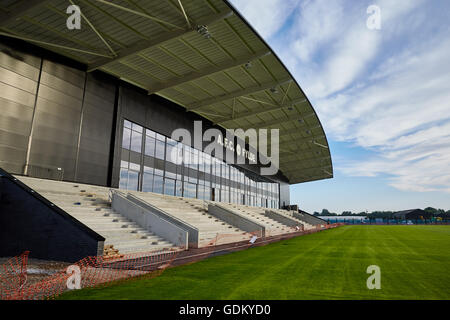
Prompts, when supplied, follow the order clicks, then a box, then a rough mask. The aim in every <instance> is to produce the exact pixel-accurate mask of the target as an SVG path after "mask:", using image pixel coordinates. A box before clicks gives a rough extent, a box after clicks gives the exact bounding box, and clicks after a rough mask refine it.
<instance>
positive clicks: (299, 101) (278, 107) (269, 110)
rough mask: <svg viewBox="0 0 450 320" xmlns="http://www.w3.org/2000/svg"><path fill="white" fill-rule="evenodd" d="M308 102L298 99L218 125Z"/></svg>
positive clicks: (250, 112) (239, 115)
mask: <svg viewBox="0 0 450 320" xmlns="http://www.w3.org/2000/svg"><path fill="white" fill-rule="evenodd" d="M306 101H307V100H306V99H305V98H299V99H296V100H293V101H291V102H290V103H288V104H283V105H275V106H273V107H270V108H266V109H262V110H257V111H249V112H243V113H240V114H237V115H236V116H235V117H233V118H232V119H228V120H225V121H221V122H219V123H218V124H219V125H221V124H225V123H228V122H231V121H235V120H241V119H245V118H248V117H252V116H256V115H260V114H263V113H267V112H271V111H277V110H280V109H283V108H288V107H291V106H294V105H296V104H297V103H304V102H306Z"/></svg>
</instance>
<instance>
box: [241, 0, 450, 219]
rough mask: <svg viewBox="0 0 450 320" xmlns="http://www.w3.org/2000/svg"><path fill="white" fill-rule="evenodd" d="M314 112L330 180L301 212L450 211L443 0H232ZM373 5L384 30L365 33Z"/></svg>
mask: <svg viewBox="0 0 450 320" xmlns="http://www.w3.org/2000/svg"><path fill="white" fill-rule="evenodd" d="M232 3H233V4H234V5H235V7H236V8H237V9H238V10H239V11H240V12H241V13H242V14H243V16H244V17H245V18H246V19H247V20H248V21H249V22H250V23H251V24H252V25H253V27H254V28H255V29H256V30H257V31H258V32H259V33H260V34H261V36H262V37H263V38H264V39H265V40H266V41H267V42H268V43H269V45H270V46H271V47H272V49H273V50H274V51H275V52H276V53H277V54H278V55H279V57H280V58H281V60H282V61H283V62H284V63H285V65H286V66H287V68H288V69H289V70H290V71H291V72H292V74H293V75H294V77H295V78H296V79H297V81H298V83H299V84H300V86H301V87H302V89H303V90H304V91H305V93H306V95H307V96H308V98H309V99H310V101H311V102H312V104H313V107H314V108H315V110H316V111H317V113H318V115H319V118H320V120H321V122H322V124H323V126H324V129H325V132H326V134H327V137H328V140H329V144H330V150H331V154H332V159H333V165H334V173H335V177H334V179H331V180H323V181H316V182H309V183H303V184H298V185H294V186H291V202H293V203H298V204H299V205H300V206H301V207H302V208H303V209H304V210H307V211H320V210H321V209H323V208H327V209H329V210H330V211H334V212H338V213H341V212H342V211H344V210H351V211H354V212H359V211H366V210H368V211H373V210H401V209H409V208H416V207H419V208H424V207H427V206H433V207H439V208H443V209H445V210H449V209H450V36H449V35H450V24H449V14H450V1H447V0H379V1H374V0H369V1H365V0H364V1H354V0H333V1H330V0H232ZM370 5H377V6H378V7H379V8H380V10H381V11H380V13H381V29H380V30H370V29H369V28H367V25H366V21H367V19H368V18H369V14H367V8H368V7H369V6H370Z"/></svg>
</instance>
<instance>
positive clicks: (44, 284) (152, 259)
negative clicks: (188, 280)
mask: <svg viewBox="0 0 450 320" xmlns="http://www.w3.org/2000/svg"><path fill="white" fill-rule="evenodd" d="M179 252H180V250H171V249H166V250H158V251H153V252H148V253H137V254H124V255H120V257H118V258H113V259H111V258H109V259H106V258H104V257H103V256H92V257H86V258H84V259H82V260H80V261H78V262H76V263H74V264H73V265H71V266H69V267H67V268H66V269H65V270H64V271H60V272H57V273H56V274H54V275H51V276H48V277H46V278H45V279H43V280H42V281H40V282H37V283H33V284H29V285H27V284H26V283H24V281H23V280H22V279H24V278H25V279H26V257H27V256H28V253H23V254H22V255H20V256H18V257H14V258H12V259H10V260H8V262H7V263H6V264H5V265H4V266H2V269H7V270H8V272H5V273H4V275H5V277H4V276H3V273H2V278H1V279H0V280H1V281H0V292H1V295H0V299H1V300H43V299H49V298H53V297H55V296H57V295H60V294H62V293H63V292H65V291H67V290H69V289H68V287H69V284H68V282H72V281H76V279H75V280H72V278H74V275H75V274H76V273H77V272H78V271H79V275H80V278H79V279H80V281H79V287H80V288H87V287H94V286H98V285H101V284H108V283H111V282H113V281H117V280H122V279H127V278H130V277H136V276H142V275H146V274H152V275H153V276H158V275H160V274H161V273H162V272H163V271H164V270H165V269H166V268H167V267H168V266H170V264H171V263H172V261H173V260H174V259H175V257H176V256H177V254H178V253H179ZM21 261H22V262H23V263H21ZM20 265H22V266H23V268H22V271H20V270H18V266H20ZM74 266H75V267H74ZM78 268H79V269H78ZM19 271H20V272H19ZM24 275H25V277H24Z"/></svg>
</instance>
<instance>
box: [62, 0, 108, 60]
mask: <svg viewBox="0 0 450 320" xmlns="http://www.w3.org/2000/svg"><path fill="white" fill-rule="evenodd" d="M69 2H70V3H71V4H72V5H75V3H74V2H73V1H72V0H69ZM80 14H81V16H82V17H83V19H84V20H85V21H86V22H87V24H88V25H89V27H91V29H92V30H93V31H94V32H95V34H96V35H97V36H98V37H99V38H100V40H101V41H102V42H103V43H104V44H105V46H106V47H107V48H108V50H109V51H110V52H111V53H112V55H113V56H114V57H115V56H117V54H116V52H115V51H114V50H113V48H112V47H111V46H110V45H109V43H108V41H106V40H105V38H103V37H102V35H101V34H100V32H98V30H97V29H96V28H95V26H94V25H93V24H92V23H91V21H89V19H88V18H87V17H86V16H85V15H84V14H83V12H82V11H81V10H80Z"/></svg>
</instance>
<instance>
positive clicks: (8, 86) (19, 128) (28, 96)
mask: <svg viewBox="0 0 450 320" xmlns="http://www.w3.org/2000/svg"><path fill="white" fill-rule="evenodd" d="M6 52H8V51H6ZM40 65H41V59H40V58H37V57H33V56H31V55H27V54H23V53H18V52H17V53H15V54H14V56H11V55H9V54H7V53H5V52H4V51H0V166H1V167H4V168H5V169H7V170H9V171H12V172H15V173H22V171H23V169H24V166H25V160H26V154H27V147H28V137H29V135H30V130H31V119H32V118H33V110H34V102H35V98H36V91H37V84H38V79H39V69H40Z"/></svg>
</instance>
